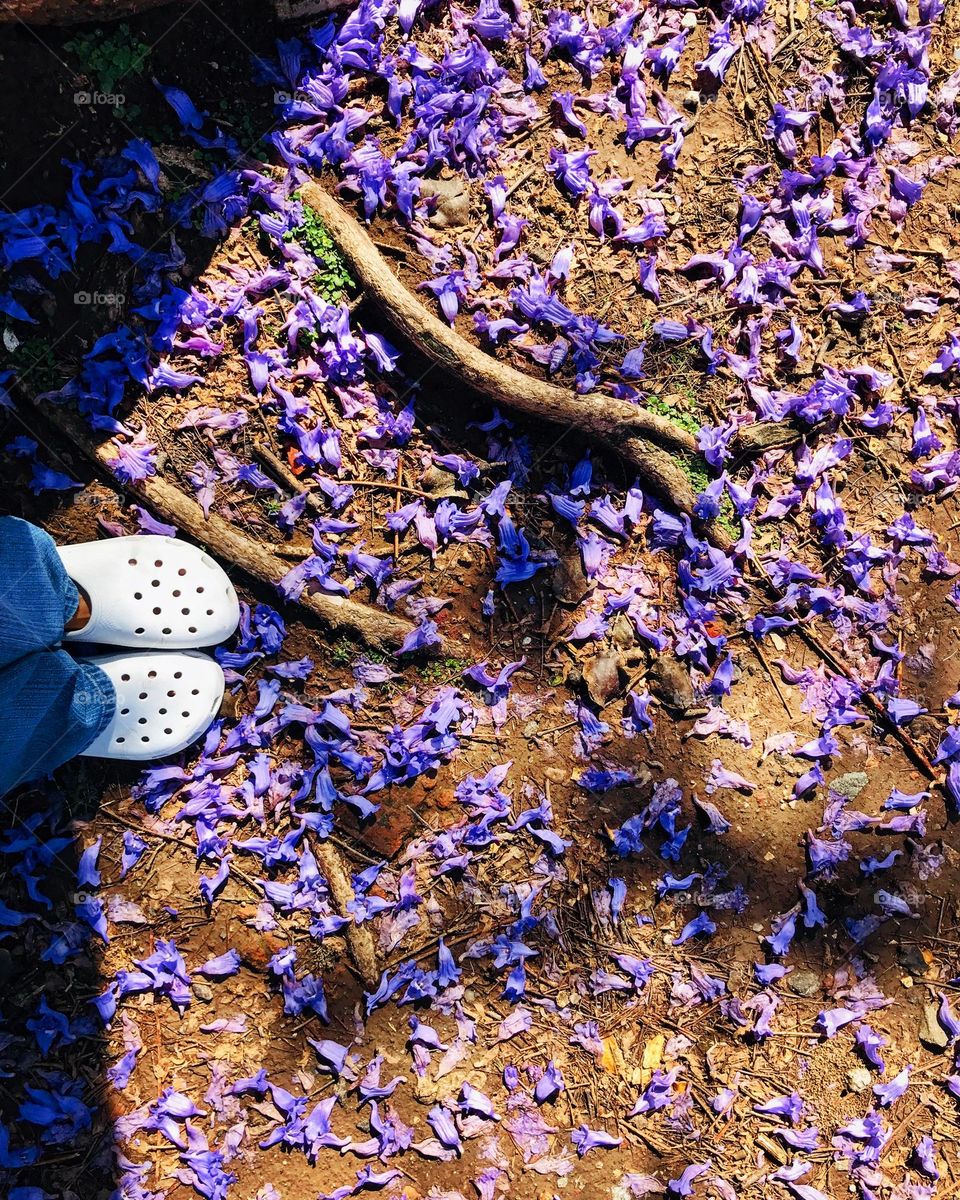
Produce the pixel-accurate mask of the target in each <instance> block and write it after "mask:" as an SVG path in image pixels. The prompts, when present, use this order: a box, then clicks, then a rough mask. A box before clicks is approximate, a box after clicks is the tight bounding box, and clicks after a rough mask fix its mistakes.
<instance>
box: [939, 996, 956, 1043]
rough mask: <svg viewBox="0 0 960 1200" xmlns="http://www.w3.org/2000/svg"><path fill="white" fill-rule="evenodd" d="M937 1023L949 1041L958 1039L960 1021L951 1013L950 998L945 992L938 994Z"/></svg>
mask: <svg viewBox="0 0 960 1200" xmlns="http://www.w3.org/2000/svg"><path fill="white" fill-rule="evenodd" d="M937 1021H938V1022H939V1024H940V1027H941V1028H942V1029H943V1031H944V1033H945V1034H947V1036H948V1037H949V1038H950V1040H951V1041H956V1039H957V1038H958V1037H960V1020H958V1019H957V1015H956V1013H955V1012H954V1011H953V1005H952V1004H951V1003H950V997H949V996H948V995H947V994H946V992H941V993H940V1007H939V1008H938V1009H937Z"/></svg>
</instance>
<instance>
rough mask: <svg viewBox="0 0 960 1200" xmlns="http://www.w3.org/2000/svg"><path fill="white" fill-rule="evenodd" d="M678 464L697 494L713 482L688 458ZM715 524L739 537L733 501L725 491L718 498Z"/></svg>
mask: <svg viewBox="0 0 960 1200" xmlns="http://www.w3.org/2000/svg"><path fill="white" fill-rule="evenodd" d="M680 466H681V467H682V468H683V473H684V475H686V477H687V479H689V481H690V486H691V487H692V488H693V490H694V491H695V492H696V494H697V495H698V496H699V495H700V494H701V493H702V492H705V491H706V490H707V488H708V487H709V485H710V484H711V483H712V482H713V481H712V479H711V478H710V476H709V475H708V474H707V472H706V471H705V470H704V468H703V467H702V466H701V465H700V464H699V463H695V462H691V461H690V459H687V458H684V459H681V460H680ZM717 524H718V525H719V526H720V527H721V529H725V530H726V531H727V533H729V534H730V536H731V537H739V535H740V530H739V529H738V528H737V525H736V521H735V520H734V512H733V502H732V501H731V499H730V496H729V494H728V493H727V492H724V493H723V497H722V498H721V500H720V515H719V516H718V517H717Z"/></svg>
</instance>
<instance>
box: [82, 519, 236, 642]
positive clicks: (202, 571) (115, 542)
mask: <svg viewBox="0 0 960 1200" xmlns="http://www.w3.org/2000/svg"><path fill="white" fill-rule="evenodd" d="M58 552H59V554H60V559H61V561H62V562H63V565H64V567H65V568H66V571H67V574H68V575H69V576H70V578H71V579H72V580H73V581H74V583H76V584H77V585H78V586H79V587H80V588H82V589H83V591H84V592H86V594H87V597H88V599H89V601H90V612H91V616H90V620H89V621H88V622H87V624H86V625H84V627H83V628H82V629H78V630H74V631H73V632H70V633H67V634H65V640H66V641H83V642H102V643H104V644H106V645H109V646H131V647H136V648H137V649H141V648H142V649H165V650H186V649H196V648H198V647H200V646H216V645H219V643H220V642H222V641H224V640H225V639H226V638H228V637H229V636H230V634H231V633H233V631H234V630H235V629H236V627H237V623H238V621H239V620H240V602H239V601H238V600H237V593H236V592H235V591H234V588H233V584H232V583H231V582H230V580H229V578H228V577H227V574H226V572H225V571H224V570H223V568H222V567H221V566H219V565H218V564H217V563H216V562H214V560H213V559H212V558H211V557H210V556H209V554H205V553H204V552H203V551H202V550H200V549H198V548H197V547H196V546H191V545H190V543H189V542H181V541H179V540H178V539H177V538H171V537H158V536H156V535H154V534H146V535H143V536H139V537H138V536H134V537H119V538H108V539H106V540H105V541H101V542H81V543H79V544H78V545H75V546H60V547H59V548H58Z"/></svg>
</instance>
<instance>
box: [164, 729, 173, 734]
mask: <svg viewBox="0 0 960 1200" xmlns="http://www.w3.org/2000/svg"><path fill="white" fill-rule="evenodd" d="M163 732H164V733H165V734H167V735H169V734H171V733H173V730H172V729H165V730H164V731H163Z"/></svg>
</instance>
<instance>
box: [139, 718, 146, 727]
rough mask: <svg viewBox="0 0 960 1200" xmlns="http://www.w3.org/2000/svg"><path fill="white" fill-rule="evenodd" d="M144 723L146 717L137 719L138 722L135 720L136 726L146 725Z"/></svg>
mask: <svg viewBox="0 0 960 1200" xmlns="http://www.w3.org/2000/svg"><path fill="white" fill-rule="evenodd" d="M146 723H147V718H146V717H140V718H138V720H137V724H138V725H146Z"/></svg>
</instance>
